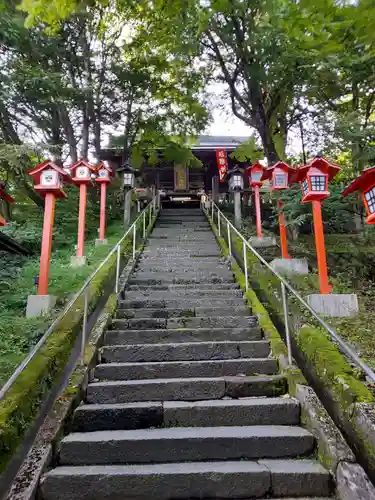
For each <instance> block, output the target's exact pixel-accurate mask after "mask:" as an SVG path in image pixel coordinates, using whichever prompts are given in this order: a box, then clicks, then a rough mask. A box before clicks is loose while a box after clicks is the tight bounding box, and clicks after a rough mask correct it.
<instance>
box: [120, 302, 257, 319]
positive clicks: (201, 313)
mask: <svg viewBox="0 0 375 500" xmlns="http://www.w3.org/2000/svg"><path fill="white" fill-rule="evenodd" d="M249 314H250V311H249V308H248V307H246V306H245V305H244V304H243V303H242V305H236V306H231V307H223V306H216V307H215V306H211V307H194V308H191V307H190V308H185V309H184V308H173V307H172V308H165V307H164V308H157V309H152V308H146V309H118V310H117V313H116V317H117V318H123V319H132V318H181V317H199V318H206V317H214V316H248V315H249Z"/></svg>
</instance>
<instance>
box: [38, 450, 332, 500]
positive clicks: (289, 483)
mask: <svg viewBox="0 0 375 500" xmlns="http://www.w3.org/2000/svg"><path fill="white" fill-rule="evenodd" d="M330 490H331V481H330V477H329V474H328V472H327V471H326V470H325V469H324V468H323V467H322V466H321V465H320V464H319V463H318V462H316V461H314V460H306V459H305V460H293V459H287V460H283V461H281V462H280V461H279V460H259V461H258V462H255V461H243V460H242V461H228V462H182V463H167V464H165V463H163V464H159V463H156V464H147V465H92V466H90V467H87V466H86V467H85V466H76V467H74V466H73V467H72V466H64V467H58V468H57V469H54V470H52V471H50V472H48V474H47V475H46V476H44V478H43V481H42V492H43V498H44V500H124V499H125V498H126V499H127V500H150V499H151V498H155V499H158V500H171V499H174V500H190V499H192V498H201V499H203V498H206V499H209V498H217V499H219V498H220V499H222V500H229V499H236V500H239V499H250V498H260V499H261V498H262V497H263V498H264V497H266V496H267V498H269V497H270V495H272V498H274V499H275V500H276V498H277V497H278V496H279V495H280V496H282V497H283V498H284V500H288V499H286V498H285V497H287V496H288V497H293V496H298V497H299V499H300V500H303V499H302V498H301V497H302V496H306V497H309V498H310V500H325V499H324V498H316V497H318V496H321V497H326V496H328V495H329V494H330ZM150 492H152V497H151V496H150ZM312 497H315V498H312ZM289 500H293V499H292V498H289ZM305 500H307V499H305ZM326 500H328V499H326Z"/></svg>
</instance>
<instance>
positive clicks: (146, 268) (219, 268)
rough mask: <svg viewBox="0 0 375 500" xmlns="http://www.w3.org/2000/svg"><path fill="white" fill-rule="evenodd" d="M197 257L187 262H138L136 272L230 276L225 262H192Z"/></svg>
mask: <svg viewBox="0 0 375 500" xmlns="http://www.w3.org/2000/svg"><path fill="white" fill-rule="evenodd" d="M194 260H197V259H191V262H189V263H186V262H185V263H181V262H180V263H177V264H176V263H172V262H170V263H168V262H166V263H164V264H162V263H160V264H155V263H153V262H147V263H145V262H140V263H139V264H138V266H137V269H136V271H135V272H136V273H141V272H142V273H145V274H146V273H176V274H181V273H183V274H186V273H204V272H210V273H218V272H221V273H223V274H227V275H228V273H229V274H230V275H231V276H232V273H231V272H230V270H229V268H228V266H227V265H226V264H220V263H219V262H214V263H212V264H205V263H204V262H200V263H199V262H194Z"/></svg>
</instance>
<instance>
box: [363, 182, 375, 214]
mask: <svg viewBox="0 0 375 500" xmlns="http://www.w3.org/2000/svg"><path fill="white" fill-rule="evenodd" d="M365 198H366V201H367V206H368V211H369V213H370V214H373V213H375V186H374V187H373V188H371V189H370V190H369V191H367V193H365Z"/></svg>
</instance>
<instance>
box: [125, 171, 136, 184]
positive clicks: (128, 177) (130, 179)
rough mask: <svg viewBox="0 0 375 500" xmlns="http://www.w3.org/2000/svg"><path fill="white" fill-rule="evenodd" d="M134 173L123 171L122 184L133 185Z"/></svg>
mask: <svg viewBox="0 0 375 500" xmlns="http://www.w3.org/2000/svg"><path fill="white" fill-rule="evenodd" d="M133 185H134V174H133V172H124V186H128V187H133Z"/></svg>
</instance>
